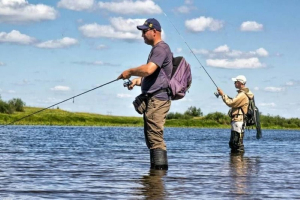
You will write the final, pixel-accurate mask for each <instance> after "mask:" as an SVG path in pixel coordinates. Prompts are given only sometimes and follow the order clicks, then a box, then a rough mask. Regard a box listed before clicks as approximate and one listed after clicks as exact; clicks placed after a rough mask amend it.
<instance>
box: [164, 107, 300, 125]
mask: <svg viewBox="0 0 300 200" xmlns="http://www.w3.org/2000/svg"><path fill="white" fill-rule="evenodd" d="M167 119H169V120H172V119H182V120H189V119H195V120H197V119H198V120H204V121H206V122H207V123H211V122H214V123H218V124H220V125H230V122H231V120H230V117H229V116H228V115H227V114H224V113H221V112H214V113H209V114H207V115H205V116H204V115H203V112H202V111H201V109H200V108H197V107H195V106H191V107H189V108H188V109H187V110H186V111H185V112H184V113H183V114H182V113H178V112H176V113H173V112H170V113H169V114H168V115H167ZM260 123H261V126H262V127H265V128H300V119H299V118H289V119H286V118H284V117H280V116H279V115H277V116H271V115H269V114H267V115H263V114H262V113H260Z"/></svg>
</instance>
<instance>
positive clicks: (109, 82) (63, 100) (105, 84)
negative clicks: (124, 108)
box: [0, 79, 120, 128]
mask: <svg viewBox="0 0 300 200" xmlns="http://www.w3.org/2000/svg"><path fill="white" fill-rule="evenodd" d="M117 80H120V79H116V80H113V81H110V82H107V83H104V84H102V85H99V86H97V87H95V88H93V89H90V90H87V91H85V92H82V93H80V94H77V95H75V96H73V97H70V98H68V99H66V100H63V101H61V102H58V103H56V104H53V105H51V106H49V107H47V108H43V109H41V110H38V111H36V112H34V113H31V114H29V115H26V116H24V117H22V118H20V119H17V120H15V121H12V122H10V123H8V124H5V125H2V126H1V127H0V128H2V127H4V126H8V125H11V124H14V123H16V122H18V121H21V120H22V119H25V118H27V117H30V116H32V115H35V114H37V113H40V112H42V111H44V110H47V109H49V108H51V107H53V106H56V105H58V104H61V103H63V102H66V101H68V100H71V99H73V103H74V99H75V97H78V96H81V95H83V94H85V93H88V92H91V91H93V90H96V89H98V88H100V87H103V86H105V85H108V84H110V83H113V82H115V81H117Z"/></svg>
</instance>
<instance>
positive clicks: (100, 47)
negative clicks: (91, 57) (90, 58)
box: [96, 44, 108, 50]
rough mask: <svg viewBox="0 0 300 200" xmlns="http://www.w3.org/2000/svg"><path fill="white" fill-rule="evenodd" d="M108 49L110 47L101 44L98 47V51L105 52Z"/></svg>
mask: <svg viewBox="0 0 300 200" xmlns="http://www.w3.org/2000/svg"><path fill="white" fill-rule="evenodd" d="M107 48H108V47H107V46H106V45H104V44H100V45H98V46H96V49H98V50H103V49H107Z"/></svg>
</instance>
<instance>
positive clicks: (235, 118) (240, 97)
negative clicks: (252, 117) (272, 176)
mask: <svg viewBox="0 0 300 200" xmlns="http://www.w3.org/2000/svg"><path fill="white" fill-rule="evenodd" d="M232 80H233V81H234V86H235V88H237V89H238V90H237V92H238V94H237V96H236V97H235V98H230V97H228V96H227V95H226V94H224V92H223V91H222V90H221V89H220V88H218V93H219V94H220V95H221V96H222V99H223V101H224V103H225V104H226V105H227V106H229V107H230V108H231V109H230V110H229V112H228V115H229V116H230V117H231V136H230V140H229V147H230V148H231V152H233V153H235V152H244V144H243V139H244V131H245V128H246V123H245V116H244V114H245V113H247V111H248V104H249V99H248V97H249V98H253V97H254V95H253V93H252V92H251V91H250V90H249V89H248V88H246V86H245V84H246V81H247V79H246V77H245V76H243V75H239V76H237V77H236V78H232Z"/></svg>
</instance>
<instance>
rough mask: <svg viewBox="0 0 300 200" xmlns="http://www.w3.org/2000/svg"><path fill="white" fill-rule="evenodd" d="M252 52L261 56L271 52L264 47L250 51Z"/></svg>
mask: <svg viewBox="0 0 300 200" xmlns="http://www.w3.org/2000/svg"><path fill="white" fill-rule="evenodd" d="M250 53H251V54H253V55H257V56H261V57H267V56H269V52H267V50H265V49H264V48H259V49H257V50H256V51H255V52H250Z"/></svg>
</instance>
